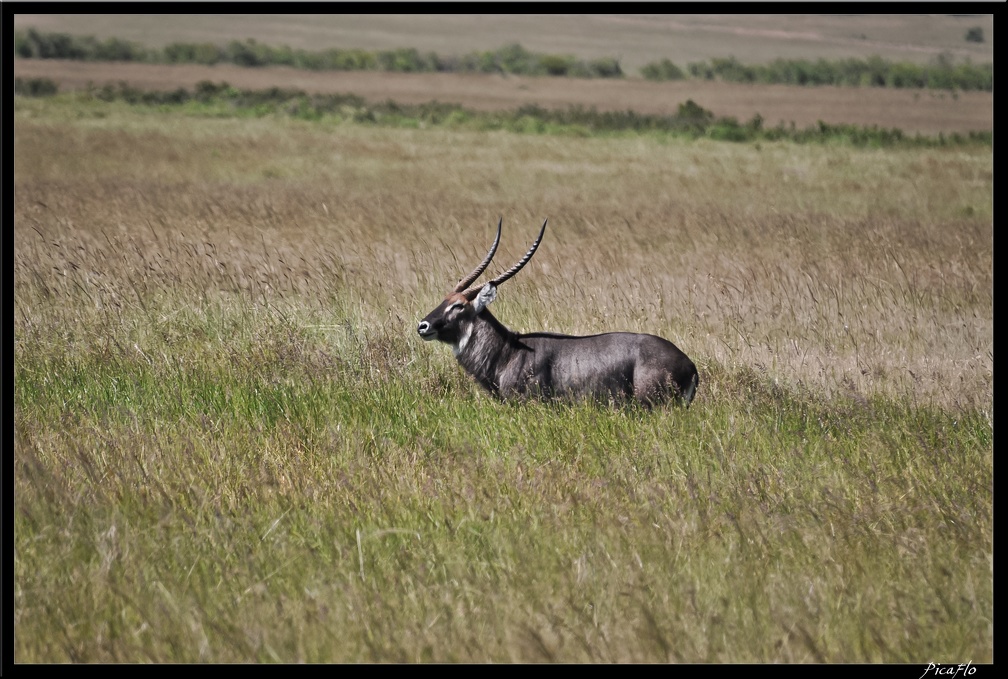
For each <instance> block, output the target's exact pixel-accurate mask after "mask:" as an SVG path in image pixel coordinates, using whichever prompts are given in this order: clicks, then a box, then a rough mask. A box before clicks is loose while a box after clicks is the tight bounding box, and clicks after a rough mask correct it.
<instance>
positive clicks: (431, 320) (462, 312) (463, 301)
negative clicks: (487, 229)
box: [417, 217, 549, 356]
mask: <svg viewBox="0 0 1008 679" xmlns="http://www.w3.org/2000/svg"><path fill="white" fill-rule="evenodd" d="M503 221H504V218H503V217H501V218H500V220H498V222H497V237H496V238H494V242H493V245H491V246H490V251H489V252H487V255H486V257H484V258H483V261H482V262H480V264H479V266H477V267H476V268H475V269H473V270H472V272H470V274H469V275H468V276H466V277H465V278H463V279H462V280H460V281H459V282H458V284H457V285H456V286H455V288H454V289H453V290H452V291H451V292H450V293H448V296H447V297H445V298H444V301H443V302H441V304H439V305H438V306H437V308H435V309H434V310H433V311H431V312H430V313H429V314H427V316H426V317H425V318H424V319H423V320H422V321H420V324H419V325H418V326H417V333H418V334H419V335H420V337H421V338H422V339H424V340H425V341H430V340H440V341H442V342H445V343H446V344H449V345H451V347H452V350H453V351H454V352H455V355H456V356H458V354H459V352H461V351H462V350H463V349H464V348H465V346H466V344H467V343H468V341H469V338H470V336H471V334H472V329H473V321H474V319H475V318H476V317H477V316H478V315H479V314H480V312H482V311H483V310H484V309H485V308H486V307H487V305H488V304H490V303H491V302H493V301H494V299H496V297H497V288H498V286H500V284H501V283H503V282H504V281H506V280H508V279H509V278H511V277H512V276H514V275H515V274H516V273H518V272H519V271H521V269H522V267H523V266H525V265H526V264H527V263H528V261H529V260H530V259H532V255H533V254H535V251H536V249H537V248H538V247H539V242H540V241H542V237H543V234H544V233H545V232H546V222H547V221H549V220H548V219H547V220H545V221H543V225H542V228H541V229H540V230H539V236H538V237H537V238H536V239H535V242H534V243H532V247H530V248H529V250H528V252H526V253H525V256H524V257H522V258H521V259H520V260H518V262H517V263H516V264H515V265H514V266H512V267H511V268H510V269H508V270H507V271H505V272H504V273H502V274H501V275H499V276H497V277H496V278H494V279H493V280H492V281H490V282H489V283H486V284H485V285H483V286H479V285H475V286H472V287H467V286H469V285H471V284H472V283H473V281H475V280H476V279H477V278H479V276H480V274H482V273H483V271H484V270H486V268H487V266H489V265H490V261H491V260H492V259H493V256H494V253H496V252H497V246H498V245H500V238H501V224H502V223H503Z"/></svg>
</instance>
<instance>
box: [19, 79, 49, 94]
mask: <svg viewBox="0 0 1008 679" xmlns="http://www.w3.org/2000/svg"><path fill="white" fill-rule="evenodd" d="M58 91H59V87H58V86H57V85H56V83H55V82H53V81H52V80H50V79H49V78H28V79H27V80H26V79H24V78H14V94H20V95H23V96H26V97H50V96H52V95H54V94H56V92H58Z"/></svg>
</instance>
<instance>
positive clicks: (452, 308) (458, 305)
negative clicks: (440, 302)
mask: <svg viewBox="0 0 1008 679" xmlns="http://www.w3.org/2000/svg"><path fill="white" fill-rule="evenodd" d="M463 306H465V305H464V304H462V302H455V303H454V304H452V305H451V306H450V307H448V311H458V310H459V309H461V308H462V307H463Z"/></svg>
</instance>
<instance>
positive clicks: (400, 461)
mask: <svg viewBox="0 0 1008 679" xmlns="http://www.w3.org/2000/svg"><path fill="white" fill-rule="evenodd" d="M14 132H15V177H14V196H15V198H14V205H13V208H14V224H15V231H14V280H15V285H14V376H15V383H14V424H15V429H14V451H15V452H14V464H13V489H14V499H15V502H14V512H13V520H12V523H13V542H14V548H15V560H14V564H13V566H14V585H15V587H14V592H13V595H14V605H15V606H14V652H15V660H16V661H17V662H25V663H35V662H57V663H58V662H129V663H133V662H139V663H148V662H212V663H220V662H284V663H287V662H292V663H293V662H308V663H340V662H346V663H362V662H403V663H414V662H448V663H450V662H542V661H556V662H602V663H609V662H688V663H694V662H696V663H703V662H710V663H728V662H784V663H822V662H867V663H927V662H936V663H959V662H965V661H970V660H971V661H973V662H992V661H993V293H992V284H993V235H992V212H993V179H992V175H993V154H992V152H991V148H990V146H989V145H984V144H976V145H970V144H966V143H963V144H957V145H947V146H935V147H930V148H928V147H923V146H911V145H902V146H894V147H891V148H859V147H855V146H851V145H844V144H840V143H837V144H797V143H792V142H773V143H729V142H715V141H711V140H706V139H697V140H690V139H685V138H678V137H673V136H668V135H664V134H661V133H612V134H606V135H578V134H573V133H570V134H521V133H515V132H505V131H493V132H480V131H476V130H472V129H463V128H458V129H456V128H453V127H452V126H450V125H446V126H437V127H427V128H424V127H421V126H417V127H415V128H409V127H382V126H380V125H375V124H370V123H366V122H353V121H352V120H350V119H345V120H344V119H322V120H317V121H304V120H296V119H293V118H290V117H286V116H281V115H270V116H265V117H256V116H239V115H234V116H227V115H199V114H196V113H194V112H192V111H187V110H178V109H174V110H168V109H166V108H162V107H144V106H130V105H126V104H123V103H121V102H102V101H98V100H95V99H90V98H87V97H83V96H80V95H77V94H61V95H58V96H54V97H48V98H39V99H34V98H21V97H16V98H15V102H14ZM498 217H503V229H504V235H503V238H502V244H501V247H500V250H499V251H498V254H497V256H496V258H495V263H494V264H492V265H491V269H490V270H489V271H488V272H487V273H488V274H490V275H496V273H498V272H499V271H500V270H501V269H502V268H503V267H506V266H509V265H510V264H511V263H513V262H514V261H516V260H517V259H518V258H519V257H520V256H521V255H522V254H523V253H524V252H525V250H526V249H527V247H528V245H529V244H530V243H531V241H532V239H533V238H534V236H535V234H536V232H537V230H538V227H539V225H540V224H541V223H542V220H543V219H545V218H549V227H548V229H547V232H546V235H545V238H544V241H543V244H542V245H541V247H540V248H539V251H538V253H537V254H536V256H535V257H534V258H533V259H532V261H531V262H530V263H529V264H528V266H526V267H525V269H524V270H523V271H522V272H521V273H520V274H519V275H518V276H517V277H516V278H514V279H513V280H511V281H509V282H508V283H507V284H505V285H504V286H502V287H501V291H500V294H499V295H498V300H497V301H496V302H495V308H494V313H495V315H496V316H497V318H499V319H500V320H501V321H502V322H504V323H506V324H507V325H509V326H510V327H511V328H514V329H517V330H525V331H530V330H550V331H557V332H567V333H574V334H591V333H596V332H601V331H605V330H633V331H640V332H650V333H655V334H659V335H662V336H664V337H667V338H668V339H670V340H672V341H673V342H675V343H676V344H677V345H678V346H679V347H680V348H682V349H683V350H684V351H685V352H686V353H687V354H689V355H690V357H691V358H692V359H693V360H694V361H695V362H696V364H697V366H698V368H699V371H700V386H699V389H698V393H697V397H696V400H695V401H694V402H693V404H692V405H691V407H689V408H688V409H686V408H682V407H679V406H676V405H674V404H669V405H666V406H662V407H658V408H654V409H651V410H644V409H640V408H634V407H614V406H611V405H610V404H605V403H602V404H595V403H580V404H558V403H541V402H526V403H502V402H498V401H496V400H494V399H493V398H491V397H489V396H488V395H486V394H485V393H483V392H482V391H481V390H480V389H479V387H478V386H477V385H476V384H475V383H473V382H472V381H471V380H470V379H469V378H468V377H467V376H466V375H465V374H463V373H462V371H461V369H460V368H459V367H458V365H457V364H456V363H455V361H454V358H453V357H452V354H451V351H450V350H449V349H448V348H447V347H446V346H443V345H438V344H436V343H424V342H422V341H421V340H420V339H419V337H418V336H417V333H416V324H417V322H418V321H419V320H420V319H421V318H422V317H423V316H424V315H425V314H426V313H427V312H428V311H430V310H431V309H432V308H434V307H435V306H436V305H437V304H438V303H440V301H441V300H442V299H443V297H444V295H445V294H446V293H447V292H448V291H449V290H450V289H451V288H452V287H453V286H454V285H455V282H456V281H457V280H458V279H459V278H460V277H461V276H463V275H464V274H465V273H468V271H469V270H471V269H472V267H473V266H475V265H476V264H477V263H478V262H479V260H480V259H481V258H482V257H483V255H484V254H485V252H486V249H487V247H488V246H489V244H490V242H491V240H492V238H493V235H494V229H495V226H496V224H497V219H498Z"/></svg>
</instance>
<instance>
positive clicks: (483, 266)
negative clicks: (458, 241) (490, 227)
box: [452, 216, 504, 292]
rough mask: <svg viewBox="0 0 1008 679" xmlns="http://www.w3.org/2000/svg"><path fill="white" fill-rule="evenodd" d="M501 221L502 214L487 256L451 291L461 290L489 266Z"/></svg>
mask: <svg viewBox="0 0 1008 679" xmlns="http://www.w3.org/2000/svg"><path fill="white" fill-rule="evenodd" d="M503 223H504V217H503V216H502V217H501V218H500V220H498V222H497V237H496V238H495V239H494V242H493V245H491V246H490V252H488V253H487V256H486V257H484V258H483V261H482V262H480V265H479V266H478V267H476V268H475V269H473V270H472V273H470V274H469V275H468V276H466V277H465V278H463V279H462V280H460V281H459V282H458V285H456V286H455V289H454V290H453V291H452V292H462V291H463V290H465V287H466V286H467V285H469V284H470V283H472V282H473V281H474V280H476V279H477V278H478V277H479V275H480V274H481V273H483V271H484V270H485V269H486V268H487V266H489V264H490V260H491V259H493V256H494V253H495V252H497V246H498V245H500V237H501V224H503Z"/></svg>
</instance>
